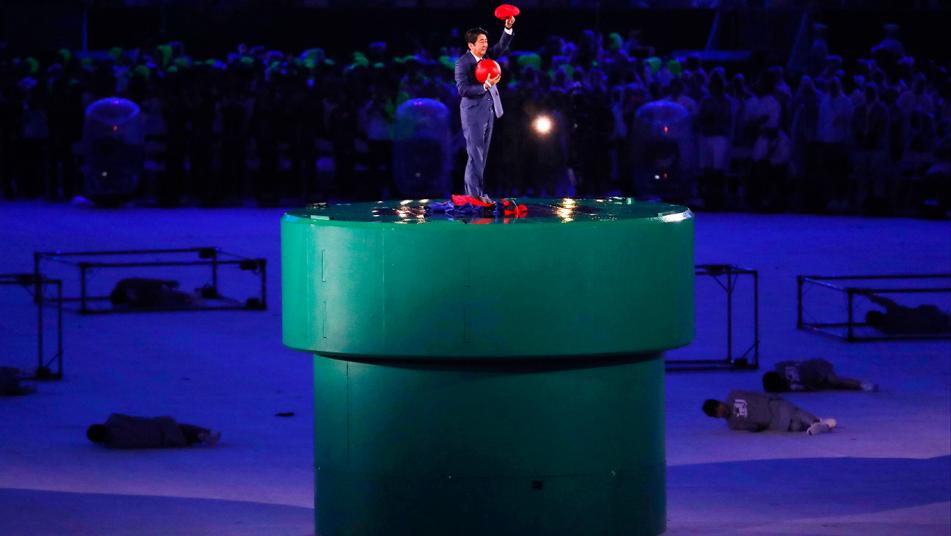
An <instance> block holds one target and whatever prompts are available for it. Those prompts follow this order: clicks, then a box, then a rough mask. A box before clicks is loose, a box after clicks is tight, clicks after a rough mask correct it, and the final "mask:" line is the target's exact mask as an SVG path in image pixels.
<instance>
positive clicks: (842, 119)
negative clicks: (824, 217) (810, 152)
mask: <svg viewBox="0 0 951 536" xmlns="http://www.w3.org/2000/svg"><path fill="white" fill-rule="evenodd" d="M851 118H852V101H851V100H850V99H849V98H848V97H847V96H846V95H844V94H843V93H842V83H841V82H840V81H839V78H838V77H832V78H831V79H829V94H828V95H826V96H825V97H823V98H822V100H821V101H820V104H819V127H818V138H819V142H820V143H821V144H822V145H821V149H820V154H821V156H820V158H821V159H822V179H823V183H824V184H823V187H824V189H825V191H826V199H827V200H828V205H827V206H828V208H830V209H833V210H844V209H847V208H848V201H847V194H848V176H849V152H848V141H849V139H850V134H851V132H850V121H851Z"/></svg>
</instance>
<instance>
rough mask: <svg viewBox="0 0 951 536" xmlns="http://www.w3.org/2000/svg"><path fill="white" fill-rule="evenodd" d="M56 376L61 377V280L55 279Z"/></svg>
mask: <svg viewBox="0 0 951 536" xmlns="http://www.w3.org/2000/svg"><path fill="white" fill-rule="evenodd" d="M56 297H57V300H56V377H57V378H62V377H63V282H62V281H60V280H58V279H57V280H56Z"/></svg>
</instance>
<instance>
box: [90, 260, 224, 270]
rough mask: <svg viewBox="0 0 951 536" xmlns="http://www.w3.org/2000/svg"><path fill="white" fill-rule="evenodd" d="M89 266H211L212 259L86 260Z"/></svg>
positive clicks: (221, 261)
mask: <svg viewBox="0 0 951 536" xmlns="http://www.w3.org/2000/svg"><path fill="white" fill-rule="evenodd" d="M241 262H242V261H240V260H219V261H217V263H218V265H219V266H220V265H225V264H227V265H235V264H241ZM83 264H84V265H86V266H88V267H89V268H142V267H148V266H210V265H211V264H212V261H148V262H146V261H143V262H86V263H83Z"/></svg>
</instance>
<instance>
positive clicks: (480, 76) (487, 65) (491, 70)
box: [475, 58, 502, 84]
mask: <svg viewBox="0 0 951 536" xmlns="http://www.w3.org/2000/svg"><path fill="white" fill-rule="evenodd" d="M500 74H502V67H501V66H500V65H499V63H498V62H497V61H495V60H493V59H489V58H483V59H481V60H479V63H477V64H476V67H475V77H476V80H478V81H479V82H481V83H483V84H484V83H485V81H486V80H488V79H489V78H495V77H497V76H499V75H500Z"/></svg>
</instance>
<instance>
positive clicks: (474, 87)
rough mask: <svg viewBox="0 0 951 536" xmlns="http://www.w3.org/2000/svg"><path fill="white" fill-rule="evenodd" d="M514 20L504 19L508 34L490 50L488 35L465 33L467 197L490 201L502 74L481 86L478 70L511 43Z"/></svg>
mask: <svg viewBox="0 0 951 536" xmlns="http://www.w3.org/2000/svg"><path fill="white" fill-rule="evenodd" d="M514 24H515V17H509V18H507V19H505V31H504V32H502V37H501V38H500V39H499V42H498V43H496V44H495V46H493V47H492V48H491V49H489V36H488V34H487V33H486V31H485V30H483V29H482V28H473V29H471V30H469V31H467V32H466V43H468V46H469V51H468V52H466V53H465V54H463V55H462V57H460V58H459V59H458V60H456V88H457V89H458V90H459V96H460V97H462V101H461V102H460V103H459V112H460V114H461V115H462V135H463V136H465V138H466V153H467V154H468V156H469V159H468V161H467V162H466V175H465V176H466V195H468V196H472V197H475V198H478V199H481V200H482V201H486V202H491V199H489V196H487V195H486V194H485V191H484V188H485V180H484V177H483V172H484V171H485V162H486V158H487V157H488V155H489V142H491V141H492V125H493V124H494V123H495V119H496V118H498V117H502V101H501V99H499V89H498V88H497V87H496V85H497V84H498V83H499V80H501V79H502V74H501V73H500V74H499V75H498V76H496V77H495V78H489V79H488V80H486V81H485V83H484V84H480V83H479V81H478V80H476V77H475V67H476V64H477V63H479V61H481V60H482V58H497V57H499V56H500V55H501V54H502V53H504V52H505V51H506V50H507V49H508V48H509V45H511V44H512V33H513V32H512V26H513V25H514Z"/></svg>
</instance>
